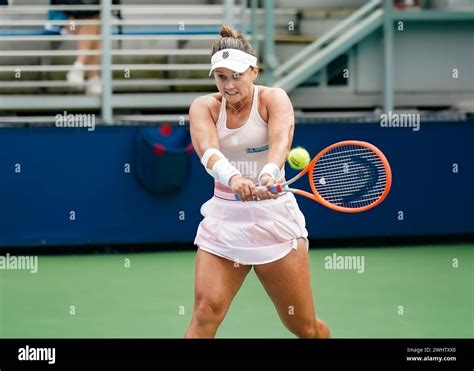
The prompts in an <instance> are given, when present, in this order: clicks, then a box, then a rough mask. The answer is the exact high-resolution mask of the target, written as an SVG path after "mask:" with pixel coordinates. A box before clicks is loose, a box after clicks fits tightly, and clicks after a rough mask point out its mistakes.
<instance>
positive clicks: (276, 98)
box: [259, 88, 295, 198]
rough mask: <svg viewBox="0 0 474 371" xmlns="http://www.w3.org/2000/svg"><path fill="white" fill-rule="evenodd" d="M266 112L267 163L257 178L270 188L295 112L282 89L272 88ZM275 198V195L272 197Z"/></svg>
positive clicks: (281, 162)
mask: <svg viewBox="0 0 474 371" xmlns="http://www.w3.org/2000/svg"><path fill="white" fill-rule="evenodd" d="M267 102H268V103H267V112H268V144H269V146H270V149H269V152H268V161H267V164H266V165H265V166H264V167H263V169H262V171H261V173H260V176H259V180H260V184H261V185H263V186H266V187H267V189H269V190H270V189H271V188H272V187H273V185H274V184H275V179H276V178H277V177H278V176H279V173H280V169H281V168H282V167H283V165H284V163H285V161H286V158H287V156H288V151H289V149H290V147H291V142H292V140H293V132H294V124H295V114H294V111H293V105H292V104H291V101H290V98H289V97H288V95H287V94H286V92H285V91H284V90H283V89H280V88H272V89H270V91H269V92H268V97H267ZM259 197H261V198H263V197H265V198H270V195H269V193H267V194H266V196H265V195H264V194H259ZM272 198H275V197H272Z"/></svg>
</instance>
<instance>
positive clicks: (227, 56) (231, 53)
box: [209, 49, 257, 76]
mask: <svg viewBox="0 0 474 371" xmlns="http://www.w3.org/2000/svg"><path fill="white" fill-rule="evenodd" d="M211 64H212V67H211V70H210V71H209V76H211V74H212V71H214V70H215V69H216V68H219V67H222V68H228V69H229V70H232V71H235V72H238V73H244V72H245V71H247V69H248V68H249V67H250V66H252V67H257V57H254V56H253V55H251V54H248V53H246V52H243V51H242V50H239V49H223V50H219V51H218V52H216V53H214V55H213V56H212V58H211Z"/></svg>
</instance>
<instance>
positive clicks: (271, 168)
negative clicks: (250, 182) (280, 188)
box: [258, 162, 280, 181]
mask: <svg viewBox="0 0 474 371" xmlns="http://www.w3.org/2000/svg"><path fill="white" fill-rule="evenodd" d="M264 174H268V175H270V176H271V177H272V178H273V179H278V177H279V176H280V168H279V167H278V165H277V164H274V163H273V162H269V163H268V164H266V165H265V166H264V167H263V168H262V171H261V172H260V175H259V176H258V181H260V178H261V177H262V176H263V175H264Z"/></svg>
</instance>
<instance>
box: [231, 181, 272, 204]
mask: <svg viewBox="0 0 474 371" xmlns="http://www.w3.org/2000/svg"><path fill="white" fill-rule="evenodd" d="M257 188H265V187H262V186H260V187H257ZM270 192H272V193H274V194H277V193H278V188H277V186H276V185H274V186H273V187H272V189H270ZM235 199H236V200H237V201H240V196H238V195H235Z"/></svg>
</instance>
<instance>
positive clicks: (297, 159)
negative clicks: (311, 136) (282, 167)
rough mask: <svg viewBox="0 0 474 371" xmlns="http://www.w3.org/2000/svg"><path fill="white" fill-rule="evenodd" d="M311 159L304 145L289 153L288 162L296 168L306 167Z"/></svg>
mask: <svg viewBox="0 0 474 371" xmlns="http://www.w3.org/2000/svg"><path fill="white" fill-rule="evenodd" d="M310 161H311V158H310V157H309V153H308V151H307V150H305V149H304V148H303V147H296V148H293V149H292V150H291V151H290V153H289V154H288V163H289V164H290V166H291V167H292V168H293V169H296V170H301V169H304V168H305V167H306V165H308V164H309V162H310Z"/></svg>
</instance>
